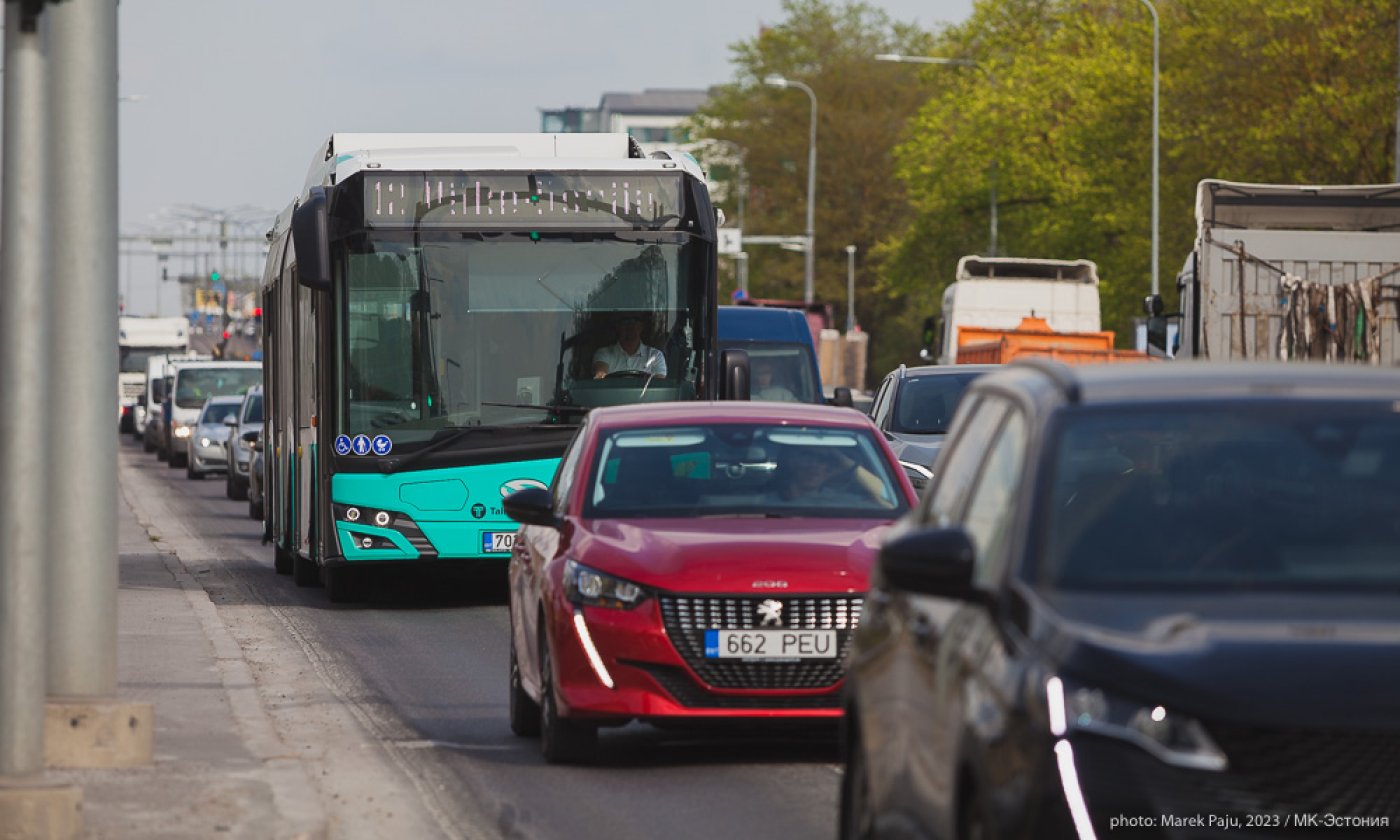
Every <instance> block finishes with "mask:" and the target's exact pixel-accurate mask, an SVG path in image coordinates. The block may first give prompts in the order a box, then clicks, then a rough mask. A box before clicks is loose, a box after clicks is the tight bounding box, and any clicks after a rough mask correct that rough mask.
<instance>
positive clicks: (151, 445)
mask: <svg viewBox="0 0 1400 840" xmlns="http://www.w3.org/2000/svg"><path fill="white" fill-rule="evenodd" d="M141 448H142V449H144V450H146V451H147V452H155V451H156V442H155V441H153V440H151V439H150V438H148V437H146V436H145V435H142V436H141Z"/></svg>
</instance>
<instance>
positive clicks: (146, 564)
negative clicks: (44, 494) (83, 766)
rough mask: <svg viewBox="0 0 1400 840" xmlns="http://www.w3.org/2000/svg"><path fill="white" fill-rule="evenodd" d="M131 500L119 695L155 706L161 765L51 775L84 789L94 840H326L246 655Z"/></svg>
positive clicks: (313, 797) (317, 802) (318, 812)
mask: <svg viewBox="0 0 1400 840" xmlns="http://www.w3.org/2000/svg"><path fill="white" fill-rule="evenodd" d="M125 478H126V477H125V476H124V477H123V480H125ZM121 489H122V493H121V495H120V497H119V498H118V500H117V524H118V528H117V530H118V534H117V541H118V552H119V555H120V584H119V586H120V588H119V591H118V601H117V606H118V639H117V656H118V672H117V674H118V694H119V695H120V696H121V697H122V698H124V699H128V700H133V701H140V702H146V703H151V704H152V705H153V707H154V716H155V760H154V762H153V764H152V765H151V766H150V767H142V768H133V769H121V770H54V771H50V772H49V773H48V776H49V777H50V778H51V779H52V780H53V781H66V782H69V783H71V784H75V785H78V786H79V787H81V788H82V799H83V819H84V825H85V828H86V836H88V837H93V838H113V839H114V840H137V838H141V840H146V839H147V838H191V837H220V838H224V837H226V838H257V840H265V839H266V838H317V837H324V836H327V831H326V824H327V823H326V816H325V814H324V812H323V809H322V806H321V797H320V795H319V793H318V791H317V790H316V788H315V787H314V786H313V785H312V783H311V781H310V779H309V778H308V776H307V771H306V769H305V766H304V765H303V763H302V762H301V761H300V760H299V758H298V757H297V756H296V755H295V754H294V753H292V752H291V751H289V750H288V749H287V748H286V747H285V746H283V744H282V742H281V741H280V739H279V738H278V736H277V734H276V731H275V729H274V727H273V725H272V722H271V719H270V717H269V716H268V714H267V712H266V711H265V710H264V708H263V706H262V702H261V700H260V699H259V697H258V693H257V688H256V686H255V684H254V680H253V677H252V674H251V671H250V669H249V667H248V664H247V662H246V661H245V660H244V658H243V654H242V651H241V650H240V649H239V647H238V645H237V643H236V642H235V641H234V640H233V638H232V637H231V636H230V635H229V633H228V631H227V630H226V629H225V627H224V624H223V622H222V621H221V620H220V618H219V615H218V612H217V610H216V608H215V606H214V604H213V603H212V602H211V601H210V600H209V597H208V595H207V594H206V593H205V591H204V590H203V589H202V588H201V587H200V585H199V583H198V582H197V581H196V580H195V579H194V578H193V577H192V576H191V575H190V574H189V573H188V572H187V571H186V569H185V567H184V566H183V565H182V564H181V562H180V560H179V558H178V557H177V556H176V555H175V554H174V553H172V552H169V551H168V550H167V551H163V550H162V549H161V543H160V542H157V541H155V540H153V539H152V537H151V535H150V534H149V533H148V532H147V530H146V528H145V527H143V525H142V524H141V522H140V521H139V520H138V518H137V514H136V513H135V512H134V511H133V510H132V508H131V506H130V505H129V504H128V501H127V495H128V493H129V492H130V488H129V487H128V486H123V487H122V488H121Z"/></svg>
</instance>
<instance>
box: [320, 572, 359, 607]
mask: <svg viewBox="0 0 1400 840" xmlns="http://www.w3.org/2000/svg"><path fill="white" fill-rule="evenodd" d="M362 571H363V570H362V569H352V568H350V567H349V566H344V565H341V566H323V567H321V582H322V583H323V584H324V585H325V587H326V597H327V598H329V599H330V602H331V603H332V604H344V603H346V602H347V601H359V600H362V598H363V595H362V594H361V589H363V586H361V584H362V582H363V577H362V576H361V573H362Z"/></svg>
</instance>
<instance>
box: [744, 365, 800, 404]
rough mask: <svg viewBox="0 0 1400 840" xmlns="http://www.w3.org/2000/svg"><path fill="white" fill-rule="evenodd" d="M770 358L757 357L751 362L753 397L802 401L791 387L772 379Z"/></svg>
mask: <svg viewBox="0 0 1400 840" xmlns="http://www.w3.org/2000/svg"><path fill="white" fill-rule="evenodd" d="M773 374H774V363H773V360H772V359H764V358H758V359H754V363H753V398H754V399H756V400H774V401H776V402H802V400H799V399H798V398H797V395H796V394H794V393H793V392H792V389H791V388H789V387H787V386H786V385H783V384H782V383H780V382H776V381H774V376H773Z"/></svg>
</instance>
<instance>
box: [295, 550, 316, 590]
mask: <svg viewBox="0 0 1400 840" xmlns="http://www.w3.org/2000/svg"><path fill="white" fill-rule="evenodd" d="M292 580H294V581H296V584H297V586H320V585H321V570H320V569H318V568H316V562H315V561H314V560H312V559H311V558H310V557H303V556H301V552H300V551H294V552H292Z"/></svg>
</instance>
